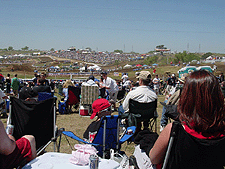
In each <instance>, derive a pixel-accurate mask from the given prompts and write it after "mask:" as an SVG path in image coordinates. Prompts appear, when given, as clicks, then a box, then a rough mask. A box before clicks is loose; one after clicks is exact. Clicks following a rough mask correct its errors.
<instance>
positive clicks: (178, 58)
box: [173, 51, 200, 63]
mask: <svg viewBox="0 0 225 169" xmlns="http://www.w3.org/2000/svg"><path fill="white" fill-rule="evenodd" d="M192 60H200V57H199V56H198V55H196V54H195V53H187V52H186V51H183V53H181V52H180V53H177V54H175V59H174V60H173V62H174V63H178V62H183V63H184V62H191V61H192Z"/></svg>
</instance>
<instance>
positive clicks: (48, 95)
mask: <svg viewBox="0 0 225 169" xmlns="http://www.w3.org/2000/svg"><path fill="white" fill-rule="evenodd" d="M52 97H54V94H53V93H48V92H39V93H38V101H43V100H47V99H50V98H52Z"/></svg>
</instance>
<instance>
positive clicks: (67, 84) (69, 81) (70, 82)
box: [63, 80, 74, 88]
mask: <svg viewBox="0 0 225 169" xmlns="http://www.w3.org/2000/svg"><path fill="white" fill-rule="evenodd" d="M69 86H74V84H73V83H72V81H71V80H66V82H65V83H64V84H63V88H68V87H69Z"/></svg>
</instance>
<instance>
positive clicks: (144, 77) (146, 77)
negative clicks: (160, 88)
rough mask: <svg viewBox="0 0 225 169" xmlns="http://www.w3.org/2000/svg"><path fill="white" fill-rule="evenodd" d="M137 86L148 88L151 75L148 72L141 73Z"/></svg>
mask: <svg viewBox="0 0 225 169" xmlns="http://www.w3.org/2000/svg"><path fill="white" fill-rule="evenodd" d="M137 78H138V79H139V85H144V86H148V85H149V83H150V82H151V73H150V72H149V71H141V72H140V74H139V76H138V77H137Z"/></svg>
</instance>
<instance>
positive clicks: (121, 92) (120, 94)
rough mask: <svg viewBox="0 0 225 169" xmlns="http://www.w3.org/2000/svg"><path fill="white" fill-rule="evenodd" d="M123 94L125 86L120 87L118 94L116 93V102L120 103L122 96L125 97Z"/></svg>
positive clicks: (124, 93)
mask: <svg viewBox="0 0 225 169" xmlns="http://www.w3.org/2000/svg"><path fill="white" fill-rule="evenodd" d="M125 95H126V89H125V88H122V89H120V90H119V91H118V95H117V100H118V101H117V102H118V103H120V102H121V101H122V100H123V99H124V98H125Z"/></svg>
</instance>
